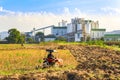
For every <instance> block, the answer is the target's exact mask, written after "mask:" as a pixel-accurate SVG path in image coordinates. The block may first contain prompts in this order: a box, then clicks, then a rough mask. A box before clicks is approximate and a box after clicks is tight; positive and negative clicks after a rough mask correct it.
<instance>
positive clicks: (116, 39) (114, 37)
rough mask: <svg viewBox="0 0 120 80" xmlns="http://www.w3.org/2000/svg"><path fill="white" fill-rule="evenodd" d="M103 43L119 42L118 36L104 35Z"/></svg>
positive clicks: (119, 36) (119, 37) (119, 35)
mask: <svg viewBox="0 0 120 80" xmlns="http://www.w3.org/2000/svg"><path fill="white" fill-rule="evenodd" d="M104 41H120V34H105V35H104Z"/></svg>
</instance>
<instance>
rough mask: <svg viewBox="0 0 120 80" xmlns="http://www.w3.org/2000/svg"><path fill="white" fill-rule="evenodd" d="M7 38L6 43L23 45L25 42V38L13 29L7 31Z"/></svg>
mask: <svg viewBox="0 0 120 80" xmlns="http://www.w3.org/2000/svg"><path fill="white" fill-rule="evenodd" d="M8 33H9V36H8V37H6V40H7V41H8V43H24V42H25V36H24V35H21V34H20V32H19V31H18V30H17V29H15V28H13V29H10V30H8Z"/></svg>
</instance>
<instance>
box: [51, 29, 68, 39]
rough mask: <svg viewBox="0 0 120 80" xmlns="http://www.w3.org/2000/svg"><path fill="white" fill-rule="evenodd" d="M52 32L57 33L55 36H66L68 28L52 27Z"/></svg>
mask: <svg viewBox="0 0 120 80" xmlns="http://www.w3.org/2000/svg"><path fill="white" fill-rule="evenodd" d="M51 32H52V34H53V35H55V36H57V37H58V36H64V35H65V34H67V28H59V27H58V28H57V27H56V28H54V27H53V28H52V31H51Z"/></svg>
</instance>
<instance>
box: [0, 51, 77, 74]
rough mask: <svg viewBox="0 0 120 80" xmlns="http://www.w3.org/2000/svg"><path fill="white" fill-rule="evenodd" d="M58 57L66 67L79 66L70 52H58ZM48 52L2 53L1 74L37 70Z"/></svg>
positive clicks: (0, 61) (0, 57) (0, 59)
mask: <svg viewBox="0 0 120 80" xmlns="http://www.w3.org/2000/svg"><path fill="white" fill-rule="evenodd" d="M53 54H54V55H55V56H56V57H58V58H61V59H63V61H64V65H65V66H74V65H76V64H77V62H76V61H75V59H74V57H73V56H72V55H71V54H70V52H69V50H57V52H55V53H53ZM46 56H47V52H46V51H45V50H41V49H17V50H1V51H0V74H11V73H19V72H20V73H21V72H25V71H32V70H35V67H36V66H37V65H40V64H41V63H42V61H43V58H44V57H46Z"/></svg>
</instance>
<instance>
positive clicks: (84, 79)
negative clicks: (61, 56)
mask: <svg viewBox="0 0 120 80" xmlns="http://www.w3.org/2000/svg"><path fill="white" fill-rule="evenodd" d="M38 48H39V49H47V48H48V46H42V47H38ZM49 48H51V49H69V50H70V52H71V53H72V55H73V56H74V57H75V59H76V60H77V61H78V65H77V66H76V68H75V69H74V70H70V71H52V70H49V71H48V72H47V73H41V72H38V73H29V74H24V75H9V76H0V80H120V51H115V50H110V49H106V48H101V47H98V46H83V45H66V46H50V47H49Z"/></svg>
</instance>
